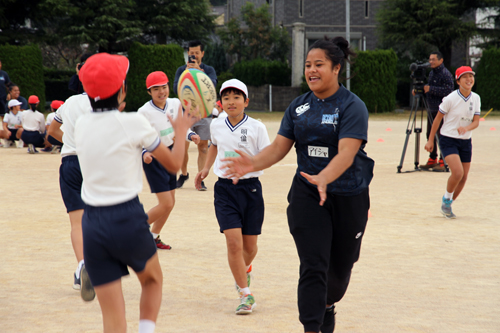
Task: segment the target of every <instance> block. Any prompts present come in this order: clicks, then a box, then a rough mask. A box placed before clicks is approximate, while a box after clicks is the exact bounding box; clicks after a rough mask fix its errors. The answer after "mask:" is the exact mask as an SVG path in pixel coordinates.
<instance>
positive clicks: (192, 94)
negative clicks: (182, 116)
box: [177, 68, 217, 118]
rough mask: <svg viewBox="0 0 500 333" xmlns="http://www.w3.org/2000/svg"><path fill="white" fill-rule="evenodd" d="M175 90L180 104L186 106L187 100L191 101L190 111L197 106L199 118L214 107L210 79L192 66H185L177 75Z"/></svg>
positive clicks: (204, 116) (212, 87) (207, 113)
mask: <svg viewBox="0 0 500 333" xmlns="http://www.w3.org/2000/svg"><path fill="white" fill-rule="evenodd" d="M177 92H178V93H179V99H180V100H181V103H182V106H183V107H184V108H186V106H187V103H188V101H190V102H191V105H192V107H191V111H194V109H196V107H197V106H198V107H199V115H198V116H200V117H201V118H206V117H208V116H209V115H210V114H211V113H212V110H213V109H214V105H215V102H216V101H217V93H216V92H215V87H214V84H213V83H212V80H210V78H209V77H208V75H207V74H205V73H204V72H203V71H200V70H198V69H194V68H187V69H186V70H185V71H184V72H182V74H181V76H180V77H179V83H178V85H177Z"/></svg>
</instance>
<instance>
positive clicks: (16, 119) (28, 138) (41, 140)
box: [0, 95, 64, 154]
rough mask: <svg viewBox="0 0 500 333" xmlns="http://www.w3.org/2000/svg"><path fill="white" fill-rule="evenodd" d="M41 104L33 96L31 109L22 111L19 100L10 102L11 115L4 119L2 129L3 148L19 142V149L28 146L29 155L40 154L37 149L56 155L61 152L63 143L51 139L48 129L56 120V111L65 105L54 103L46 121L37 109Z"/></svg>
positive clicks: (59, 102) (0, 136)
mask: <svg viewBox="0 0 500 333" xmlns="http://www.w3.org/2000/svg"><path fill="white" fill-rule="evenodd" d="M38 103H40V100H39V99H38V97H37V96H35V95H31V96H30V97H29V99H28V104H29V108H28V109H26V110H22V109H21V108H22V105H23V103H22V102H20V101H18V100H17V99H11V100H10V101H9V104H8V107H9V113H7V114H5V116H4V118H3V124H2V125H3V126H2V128H1V129H0V139H4V140H3V141H4V143H3V146H4V147H7V148H8V147H10V146H12V145H13V144H14V142H15V141H18V147H20V148H22V147H25V146H26V145H27V146H28V153H30V154H35V153H38V150H37V149H36V148H43V149H42V151H44V152H53V153H56V152H58V151H60V148H61V146H62V143H61V142H59V141H57V140H55V139H54V138H52V137H50V136H49V135H48V134H47V129H48V126H49V125H50V123H51V122H52V120H53V119H54V113H55V111H56V110H57V109H58V108H59V107H61V105H63V104H64V102H62V101H57V100H55V101H52V103H51V105H50V108H51V111H52V112H51V113H50V114H49V115H48V116H47V120H45V117H44V115H43V114H42V113H41V112H39V111H37V110H36V108H37V106H38Z"/></svg>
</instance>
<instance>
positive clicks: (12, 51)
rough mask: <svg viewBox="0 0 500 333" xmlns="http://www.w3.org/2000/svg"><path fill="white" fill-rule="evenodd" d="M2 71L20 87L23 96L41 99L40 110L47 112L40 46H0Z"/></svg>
mask: <svg viewBox="0 0 500 333" xmlns="http://www.w3.org/2000/svg"><path fill="white" fill-rule="evenodd" d="M0 60H1V61H2V69H3V70H4V71H6V72H7V74H9V78H10V80H11V81H12V82H13V83H15V84H17V85H18V86H19V89H20V90H21V96H23V97H25V98H26V99H28V97H29V96H30V95H37V96H38V98H39V99H40V104H38V110H39V111H42V112H44V111H45V83H44V81H43V66H42V52H41V51H40V49H39V48H38V45H35V44H32V45H27V46H13V45H3V46H0Z"/></svg>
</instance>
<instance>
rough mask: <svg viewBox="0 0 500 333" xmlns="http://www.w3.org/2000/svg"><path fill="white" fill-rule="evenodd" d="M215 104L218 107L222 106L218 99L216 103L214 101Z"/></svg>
mask: <svg viewBox="0 0 500 333" xmlns="http://www.w3.org/2000/svg"><path fill="white" fill-rule="evenodd" d="M215 104H217V105H218V106H219V107H220V108H222V103H221V101H220V100H219V101H217V103H215Z"/></svg>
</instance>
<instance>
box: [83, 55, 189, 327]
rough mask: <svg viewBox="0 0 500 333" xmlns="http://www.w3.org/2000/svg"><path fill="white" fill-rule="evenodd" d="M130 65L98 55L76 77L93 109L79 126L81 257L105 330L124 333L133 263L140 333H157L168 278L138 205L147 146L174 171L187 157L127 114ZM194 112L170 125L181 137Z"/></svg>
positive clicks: (182, 143)
mask: <svg viewBox="0 0 500 333" xmlns="http://www.w3.org/2000/svg"><path fill="white" fill-rule="evenodd" d="M128 69H129V61H128V59H127V58H126V57H124V56H120V55H110V54H108V53H98V54H95V55H93V56H91V57H90V58H88V60H87V61H86V62H85V66H83V67H82V69H81V70H80V73H79V77H80V80H81V82H82V84H83V88H84V89H85V91H86V92H87V95H88V97H89V100H90V104H91V106H92V112H91V113H89V114H86V115H84V116H82V117H80V118H79V119H78V120H77V123H76V126H75V142H76V153H77V155H78V159H79V162H80V167H81V170H82V176H83V184H82V200H83V201H84V202H85V208H84V214H83V218H82V232H83V253H84V257H85V267H86V270H87V272H88V274H89V277H90V280H91V282H92V285H93V286H94V289H95V292H96V294H97V299H98V300H99V305H100V307H101V312H102V319H103V326H104V332H105V333H108V332H126V331H127V321H126V316H125V300H124V297H123V291H122V287H121V277H122V276H124V275H128V274H129V272H128V268H127V266H130V267H131V268H132V269H133V270H134V271H135V272H136V274H137V277H138V279H139V282H140V283H141V287H142V294H141V301H140V321H139V333H152V332H154V330H155V326H156V319H157V317H158V312H159V310H160V305H161V299H162V284H163V275H162V271H161V267H160V262H159V260H158V254H157V248H156V244H155V242H154V240H153V238H152V237H151V233H150V232H149V224H148V216H147V215H146V213H145V212H144V208H143V206H142V204H141V203H140V202H139V198H138V193H139V192H141V191H142V165H141V156H142V149H143V147H145V148H146V150H147V151H149V152H151V153H153V155H154V157H155V159H157V160H158V161H159V162H160V163H162V164H163V165H164V166H165V168H166V169H167V170H169V172H171V173H175V172H177V171H178V170H179V169H180V166H181V164H182V160H183V157H184V148H185V140H177V142H176V143H175V145H174V147H173V149H172V151H170V150H169V149H168V148H167V147H166V146H165V145H163V144H162V143H161V141H160V138H159V137H158V133H157V132H156V130H155V129H154V128H153V127H152V126H151V125H150V124H149V122H148V121H147V120H146V119H145V118H144V117H143V116H142V115H139V114H138V113H136V112H130V113H122V112H120V111H119V110H118V107H119V105H123V103H124V100H125V97H126V94H127V86H126V81H125V80H126V76H127V72H128ZM189 111H190V107H189V106H188V107H187V108H186V112H185V114H184V115H178V117H177V120H176V121H175V122H172V126H173V128H174V131H175V132H176V133H177V135H178V136H179V137H184V136H185V135H186V131H187V130H188V128H189V127H190V125H191V124H194V122H196V121H197V120H199V118H192V117H191V116H190V114H189Z"/></svg>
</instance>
